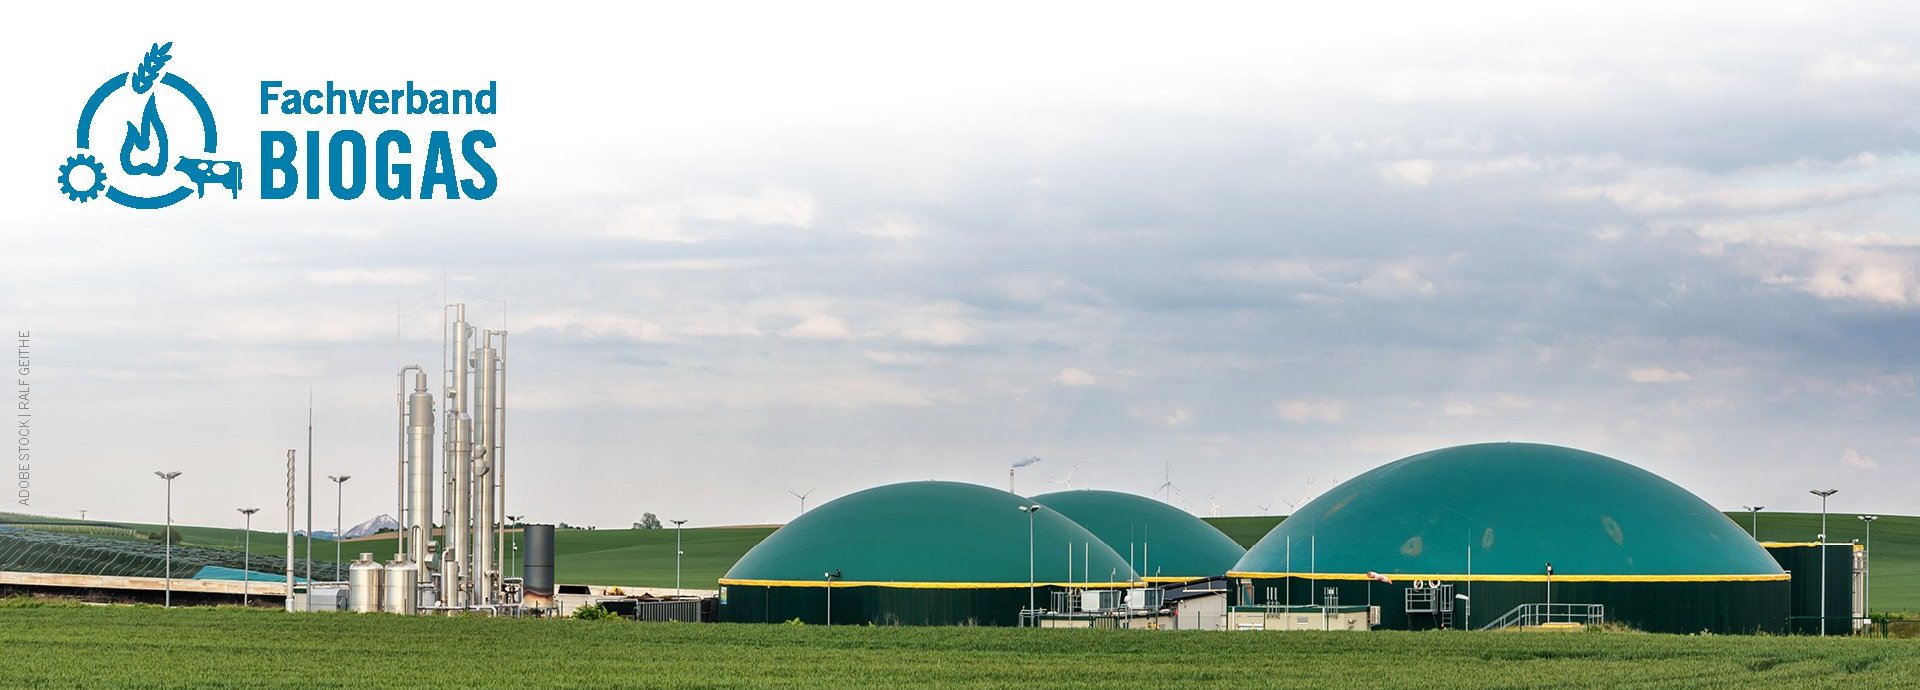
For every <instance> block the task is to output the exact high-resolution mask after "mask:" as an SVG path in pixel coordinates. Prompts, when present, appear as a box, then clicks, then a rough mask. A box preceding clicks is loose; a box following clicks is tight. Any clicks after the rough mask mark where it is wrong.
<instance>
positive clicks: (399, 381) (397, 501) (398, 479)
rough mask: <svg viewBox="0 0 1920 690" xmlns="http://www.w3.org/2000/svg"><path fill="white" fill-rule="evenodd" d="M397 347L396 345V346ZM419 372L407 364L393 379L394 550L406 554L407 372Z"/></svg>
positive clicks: (408, 537)
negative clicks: (395, 521)
mask: <svg viewBox="0 0 1920 690" xmlns="http://www.w3.org/2000/svg"><path fill="white" fill-rule="evenodd" d="M396 347H397V345H396ZM408 371H414V372H418V371H420V365H418V364H409V365H406V366H404V367H400V373H399V374H398V375H397V376H395V377H394V384H393V388H394V390H393V404H394V406H395V407H396V410H395V413H396V416H395V418H394V425H395V428H394V432H395V433H394V438H393V443H394V459H393V463H394V470H393V471H394V478H393V481H394V494H395V497H394V505H393V511H394V512H393V517H394V518H395V519H396V520H398V521H399V522H400V529H399V534H398V535H397V536H398V540H397V541H396V542H395V547H394V550H395V551H398V552H401V553H407V552H408V549H407V543H408V542H409V541H411V535H409V534H407V526H408V525H412V524H413V515H412V513H410V512H408V510H407V402H408V401H407V372H408Z"/></svg>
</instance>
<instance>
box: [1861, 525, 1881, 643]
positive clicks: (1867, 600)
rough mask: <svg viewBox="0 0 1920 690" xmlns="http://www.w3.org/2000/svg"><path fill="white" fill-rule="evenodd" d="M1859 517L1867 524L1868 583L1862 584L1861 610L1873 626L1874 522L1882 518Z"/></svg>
mask: <svg viewBox="0 0 1920 690" xmlns="http://www.w3.org/2000/svg"><path fill="white" fill-rule="evenodd" d="M1859 517H1860V521H1861V522H1864V523H1867V543H1866V548H1867V551H1866V561H1867V572H1866V578H1865V579H1866V582H1865V583H1862V584H1863V585H1864V587H1865V590H1866V591H1864V592H1861V593H1860V608H1862V609H1864V613H1866V614H1867V621H1868V624H1869V625H1871V624H1872V621H1873V521H1874V520H1878V519H1880V516H1878V515H1861V516H1859Z"/></svg>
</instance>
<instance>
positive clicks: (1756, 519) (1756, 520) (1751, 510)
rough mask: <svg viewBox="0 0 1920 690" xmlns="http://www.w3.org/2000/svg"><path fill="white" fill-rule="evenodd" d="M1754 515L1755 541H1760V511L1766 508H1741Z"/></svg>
mask: <svg viewBox="0 0 1920 690" xmlns="http://www.w3.org/2000/svg"><path fill="white" fill-rule="evenodd" d="M1740 507H1742V508H1745V509H1747V512H1749V513H1752V514H1753V540H1754V541H1760V510H1761V509H1762V508H1766V506H1740Z"/></svg>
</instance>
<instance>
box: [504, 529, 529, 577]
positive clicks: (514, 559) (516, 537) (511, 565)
mask: <svg viewBox="0 0 1920 690" xmlns="http://www.w3.org/2000/svg"><path fill="white" fill-rule="evenodd" d="M526 518H527V516H525V515H508V516H507V522H508V523H509V524H512V525H514V526H516V527H518V526H519V525H520V521H521V520H525V519H526ZM522 529H524V528H522ZM519 561H520V533H519V532H514V533H513V552H512V553H511V554H510V555H508V556H507V572H509V573H511V572H513V571H515V570H518V569H519V568H520V563H519Z"/></svg>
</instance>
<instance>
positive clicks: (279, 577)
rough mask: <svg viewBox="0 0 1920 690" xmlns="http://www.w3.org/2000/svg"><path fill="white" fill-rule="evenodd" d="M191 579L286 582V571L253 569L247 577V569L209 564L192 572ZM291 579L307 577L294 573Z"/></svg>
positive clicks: (299, 580)
mask: <svg viewBox="0 0 1920 690" xmlns="http://www.w3.org/2000/svg"><path fill="white" fill-rule="evenodd" d="M193 579H195V580H235V581H239V580H247V579H251V580H253V581H255V582H286V581H287V574H286V573H263V572H260V571H258V570H255V571H253V575H252V576H250V577H249V576H248V575H247V571H245V570H241V569H239V568H227V567H223V566H217V565H210V566H207V567H204V568H201V569H200V572H197V573H194V574H193ZM293 581H294V582H306V581H307V578H304V577H300V576H298V575H296V576H294V578H293Z"/></svg>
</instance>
